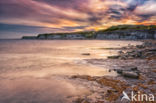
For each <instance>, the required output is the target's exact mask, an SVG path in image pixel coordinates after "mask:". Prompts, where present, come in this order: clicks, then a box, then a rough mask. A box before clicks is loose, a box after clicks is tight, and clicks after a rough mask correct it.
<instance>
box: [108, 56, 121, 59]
mask: <svg viewBox="0 0 156 103" xmlns="http://www.w3.org/2000/svg"><path fill="white" fill-rule="evenodd" d="M119 57H120V56H118V55H117V56H108V57H107V58H108V59H118V58H119Z"/></svg>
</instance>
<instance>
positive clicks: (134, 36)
mask: <svg viewBox="0 0 156 103" xmlns="http://www.w3.org/2000/svg"><path fill="white" fill-rule="evenodd" d="M96 39H125V40H138V39H156V30H116V31H108V32H104V33H97V36H96Z"/></svg>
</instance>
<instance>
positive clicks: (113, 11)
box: [0, 0, 156, 32]
mask: <svg viewBox="0 0 156 103" xmlns="http://www.w3.org/2000/svg"><path fill="white" fill-rule="evenodd" d="M0 14H1V16H0V23H3V24H10V25H23V26H30V27H31V26H35V27H44V28H47V29H48V30H49V28H52V31H50V32H64V31H77V30H86V28H88V29H87V30H89V28H90V30H93V28H96V29H98V28H99V29H102V28H107V27H109V26H111V25H117V24H128V23H131V24H137V23H141V22H142V23H144V21H146V20H148V21H149V23H153V22H154V19H153V18H154V17H155V15H156V1H155V0H1V1H0ZM146 24H147V23H146ZM78 27H80V28H78ZM18 29H21V28H17V30H18ZM35 30H36V29H34V31H35ZM45 32H48V31H46V29H45Z"/></svg>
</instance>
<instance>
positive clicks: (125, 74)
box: [122, 71, 139, 79]
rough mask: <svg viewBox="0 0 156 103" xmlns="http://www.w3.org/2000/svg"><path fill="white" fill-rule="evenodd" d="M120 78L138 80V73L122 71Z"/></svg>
mask: <svg viewBox="0 0 156 103" xmlns="http://www.w3.org/2000/svg"><path fill="white" fill-rule="evenodd" d="M122 76H124V77H128V78H134V79H138V78H139V73H136V72H133V71H122Z"/></svg>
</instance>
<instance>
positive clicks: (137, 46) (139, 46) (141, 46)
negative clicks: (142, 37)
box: [136, 45, 145, 49]
mask: <svg viewBox="0 0 156 103" xmlns="http://www.w3.org/2000/svg"><path fill="white" fill-rule="evenodd" d="M136 48H139V49H142V48H145V46H144V45H136Z"/></svg>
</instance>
